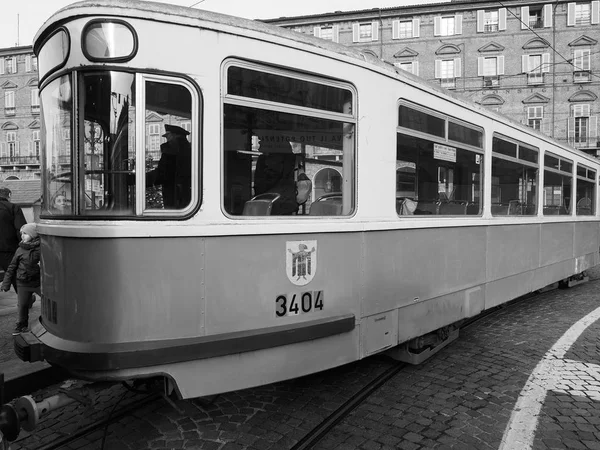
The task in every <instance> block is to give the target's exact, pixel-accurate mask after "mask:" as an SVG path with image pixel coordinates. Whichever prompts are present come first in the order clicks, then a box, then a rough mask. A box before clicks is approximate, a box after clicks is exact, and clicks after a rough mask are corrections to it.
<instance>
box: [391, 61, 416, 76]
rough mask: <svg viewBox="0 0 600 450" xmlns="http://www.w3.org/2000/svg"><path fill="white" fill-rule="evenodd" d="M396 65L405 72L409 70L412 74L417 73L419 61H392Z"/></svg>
mask: <svg viewBox="0 0 600 450" xmlns="http://www.w3.org/2000/svg"><path fill="white" fill-rule="evenodd" d="M394 65H395V66H396V67H398V68H399V69H402V70H405V71H406V72H410V73H412V74H413V75H419V62H418V61H406V62H398V63H394Z"/></svg>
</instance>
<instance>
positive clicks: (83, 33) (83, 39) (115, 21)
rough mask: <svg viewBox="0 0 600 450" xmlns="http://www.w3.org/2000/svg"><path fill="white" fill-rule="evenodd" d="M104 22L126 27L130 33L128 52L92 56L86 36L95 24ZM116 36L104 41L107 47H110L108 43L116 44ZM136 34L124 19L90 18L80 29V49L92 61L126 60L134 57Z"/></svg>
mask: <svg viewBox="0 0 600 450" xmlns="http://www.w3.org/2000/svg"><path fill="white" fill-rule="evenodd" d="M105 24H113V25H120V26H123V28H124V29H127V30H128V31H129V33H130V35H131V41H132V43H131V44H132V47H131V51H130V52H129V53H128V54H124V55H118V56H94V55H92V54H91V53H90V51H89V49H90V45H89V44H88V43H87V41H86V38H87V37H88V36H89V34H90V32H91V29H92V28H93V27H95V26H96V25H101V26H102V25H105ZM115 37H116V36H112V38H113V42H108V41H104V43H105V44H107V49H108V48H109V47H110V44H111V43H112V44H113V45H114V44H116V42H115V41H114V38H115ZM138 42H139V41H138V35H137V33H136V31H135V29H134V28H133V26H132V25H131V24H130V23H128V22H126V21H125V20H120V19H92V20H90V21H89V22H88V23H86V24H85V25H84V27H83V30H82V31H81V51H82V53H83V55H84V56H85V57H86V58H87V59H89V60H90V61H92V62H126V61H129V60H131V59H133V58H134V57H135V55H136V54H137V51H138V45H139V43H138ZM118 44H119V46H122V45H123V43H122V39H119V42H118Z"/></svg>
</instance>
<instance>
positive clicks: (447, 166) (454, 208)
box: [396, 133, 483, 216]
mask: <svg viewBox="0 0 600 450" xmlns="http://www.w3.org/2000/svg"><path fill="white" fill-rule="evenodd" d="M397 136H398V137H397V147H396V211H397V213H398V214H399V215H429V214H432V215H440V216H444V215H446V216H456V215H477V214H480V213H481V198H482V196H481V192H482V191H481V190H482V186H481V182H480V180H482V179H483V177H482V171H483V155H481V154H479V153H477V152H474V151H471V150H468V149H464V148H457V147H451V146H448V145H442V144H439V143H436V142H433V141H431V140H428V139H424V138H420V137H416V136H410V135H407V134H403V133H398V134H397Z"/></svg>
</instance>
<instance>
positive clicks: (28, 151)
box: [26, 141, 33, 156]
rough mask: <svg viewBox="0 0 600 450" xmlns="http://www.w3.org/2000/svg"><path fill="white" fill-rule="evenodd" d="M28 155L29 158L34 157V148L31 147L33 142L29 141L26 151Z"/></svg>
mask: <svg viewBox="0 0 600 450" xmlns="http://www.w3.org/2000/svg"><path fill="white" fill-rule="evenodd" d="M26 153H27V155H29V156H33V148H32V145H31V142H29V141H27V150H26Z"/></svg>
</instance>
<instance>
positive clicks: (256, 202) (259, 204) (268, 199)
mask: <svg viewBox="0 0 600 450" xmlns="http://www.w3.org/2000/svg"><path fill="white" fill-rule="evenodd" d="M279 197H280V195H279V194H276V193H266V194H260V195H256V196H254V197H252V198H251V199H250V200H248V201H247V202H246V203H244V211H243V212H242V214H243V215H244V216H270V215H271V210H272V209H273V203H275V202H276V201H277V199H279Z"/></svg>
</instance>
